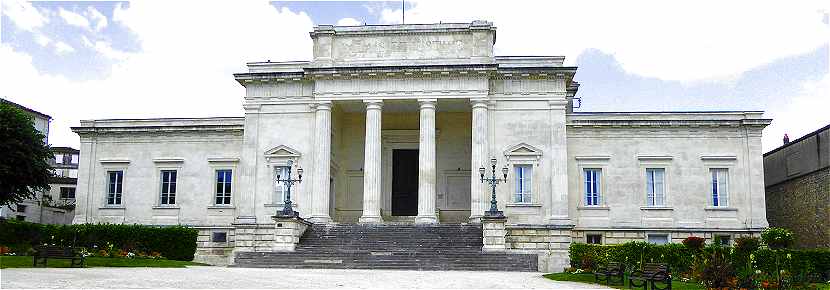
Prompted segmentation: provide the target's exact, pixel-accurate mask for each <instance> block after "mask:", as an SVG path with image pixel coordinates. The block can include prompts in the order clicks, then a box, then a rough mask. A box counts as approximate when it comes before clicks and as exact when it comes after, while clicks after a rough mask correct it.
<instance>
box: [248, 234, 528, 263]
mask: <svg viewBox="0 0 830 290" xmlns="http://www.w3.org/2000/svg"><path fill="white" fill-rule="evenodd" d="M481 235H482V230H481V225H468V224H437V225H412V224H392V225H389V224H384V225H359V224H337V225H313V226H312V227H309V229H308V230H307V231H306V233H305V235H303V237H302V238H301V239H300V243H299V244H298V245H297V249H296V251H294V252H239V253H237V254H236V257H235V265H234V266H236V267H260V268H326V269H401V270H466V271H536V270H537V263H538V262H537V257H536V254H507V253H482V252H481V246H482V236H481Z"/></svg>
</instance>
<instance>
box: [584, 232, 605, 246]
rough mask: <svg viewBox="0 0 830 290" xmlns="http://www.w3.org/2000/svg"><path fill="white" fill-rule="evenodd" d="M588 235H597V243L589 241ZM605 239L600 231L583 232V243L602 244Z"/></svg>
mask: <svg viewBox="0 0 830 290" xmlns="http://www.w3.org/2000/svg"><path fill="white" fill-rule="evenodd" d="M588 236H599V243H591V239H589V238H588ZM604 240H605V236H604V235H603V234H602V233H585V243H586V244H589V245H603V242H604Z"/></svg>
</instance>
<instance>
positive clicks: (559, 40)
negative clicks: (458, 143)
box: [0, 0, 830, 151]
mask: <svg viewBox="0 0 830 290" xmlns="http://www.w3.org/2000/svg"><path fill="white" fill-rule="evenodd" d="M827 3H830V1H777V2H761V1H699V0H696V1H683V2H680V1H643V2H641V1H538V2H536V1H521V0H510V1H499V2H497V1H492V2H485V1H407V2H406V3H405V5H406V22H407V23H433V22H439V21H443V22H470V21H472V20H475V19H483V20H489V21H492V22H494V24H495V25H496V26H497V27H498V42H497V43H496V53H497V54H498V55H564V56H566V57H567V63H568V64H570V65H576V66H579V70H578V73H577V75H576V80H577V81H579V82H580V83H581V84H582V86H581V88H580V92H579V95H578V96H579V97H581V98H582V99H583V101H584V102H583V106H582V108H580V109H578V111H655V110H659V111H665V110H678V111H689V110H764V111H766V116H767V117H770V118H773V119H774V121H773V124H772V125H771V126H769V127H767V129H766V130H765V131H764V134H765V136H764V149H765V151H766V150H770V149H773V148H775V147H777V146H779V145H780V143H781V137H782V136H783V134H784V132H788V133H789V135H790V136H791V137H792V138H797V137H800V136H802V135H804V134H806V133H809V132H811V131H814V130H816V129H818V128H820V127H822V126H824V125H827V124H830V76H829V75H828V59H830V48H829V47H828V46H829V45H830V42H829V40H830V38H828V36H830V24H829V22H830V20H828V13H829V12H830V7H829V6H830V5H828V4H827ZM401 5H402V3H401V2H397V1H389V2H374V1H373V2H366V1H360V2H357V1H347V2H346V1H337V2H333V1H324V2H317V1H272V2H265V1H227V2H223V1H199V2H194V1H124V2H71V1H70V2H25V1H15V0H2V11H0V14H1V15H2V18H1V19H0V20H2V21H0V96H2V97H5V98H7V99H9V100H11V101H14V102H17V103H20V104H23V105H25V106H27V107H30V108H32V109H35V110H38V111H41V112H44V113H46V114H49V115H51V116H52V117H53V118H54V120H53V123H52V131H51V136H50V143H52V145H53V146H73V147H77V146H78V144H79V141H78V137H77V135H75V134H74V133H72V132H71V131H70V129H69V127H71V126H75V125H77V124H78V121H79V120H82V119H100V118H151V117H208V116H241V115H242V109H241V101H242V96H243V95H244V90H243V88H242V87H241V86H240V85H238V84H237V83H236V82H235V81H234V80H233V76H232V75H231V74H232V73H235V72H244V71H245V63H246V62H250V61H264V60H271V61H285V60H307V59H310V58H311V40H310V39H309V37H308V32H309V31H310V30H312V27H313V26H314V25H317V24H341V25H359V24H363V23H366V24H393V23H400V22H401V19H402V17H401V16H402V13H401V7H402V6H401Z"/></svg>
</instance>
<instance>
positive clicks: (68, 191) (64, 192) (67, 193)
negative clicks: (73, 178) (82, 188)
mask: <svg viewBox="0 0 830 290" xmlns="http://www.w3.org/2000/svg"><path fill="white" fill-rule="evenodd" d="M61 198H75V188H74V187H61Z"/></svg>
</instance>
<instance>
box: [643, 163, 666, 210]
mask: <svg viewBox="0 0 830 290" xmlns="http://www.w3.org/2000/svg"><path fill="white" fill-rule="evenodd" d="M665 178H666V170H665V169H664V168H647V169H646V205H648V206H665V205H666V190H665Z"/></svg>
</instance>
